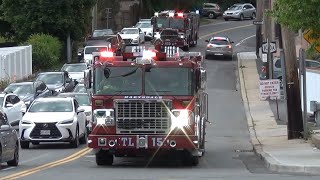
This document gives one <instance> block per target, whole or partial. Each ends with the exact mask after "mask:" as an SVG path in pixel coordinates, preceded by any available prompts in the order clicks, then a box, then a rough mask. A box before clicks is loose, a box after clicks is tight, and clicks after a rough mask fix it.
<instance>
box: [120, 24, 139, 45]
mask: <svg viewBox="0 0 320 180" xmlns="http://www.w3.org/2000/svg"><path fill="white" fill-rule="evenodd" d="M119 34H120V36H121V38H122V39H123V40H124V42H125V44H126V45H139V44H141V43H144V42H145V40H144V33H143V32H142V30H141V29H140V28H135V27H133V28H123V29H122V30H121V31H120V32H119Z"/></svg>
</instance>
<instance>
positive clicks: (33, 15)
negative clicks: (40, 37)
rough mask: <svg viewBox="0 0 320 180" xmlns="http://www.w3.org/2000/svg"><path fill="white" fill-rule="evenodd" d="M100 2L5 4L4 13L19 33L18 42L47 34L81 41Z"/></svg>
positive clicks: (17, 1) (21, 0)
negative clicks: (31, 36)
mask: <svg viewBox="0 0 320 180" xmlns="http://www.w3.org/2000/svg"><path fill="white" fill-rule="evenodd" d="M95 1H96V0H55V1H52V0H32V1H30V0H14V1H12V0H2V5H1V8H0V12H1V11H2V12H3V20H5V21H7V22H9V23H10V24H11V25H12V28H13V30H14V31H15V39H17V40H19V41H24V40H26V39H27V38H28V37H29V36H30V35H31V34H34V33H45V34H50V35H53V36H57V37H59V38H60V39H61V40H62V39H63V40H64V39H65V38H66V37H67V35H68V33H70V35H71V38H72V39H74V40H78V39H80V38H81V37H82V36H83V35H84V33H85V30H86V28H88V27H90V26H89V24H90V20H91V19H90V16H91V8H92V7H93V5H94V4H95Z"/></svg>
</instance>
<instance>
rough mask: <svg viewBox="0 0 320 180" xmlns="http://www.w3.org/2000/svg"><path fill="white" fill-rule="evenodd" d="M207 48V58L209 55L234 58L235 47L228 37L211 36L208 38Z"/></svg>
mask: <svg viewBox="0 0 320 180" xmlns="http://www.w3.org/2000/svg"><path fill="white" fill-rule="evenodd" d="M206 42H207V43H208V44H207V49H206V52H205V58H206V59H208V58H209V56H223V57H228V58H231V59H232V56H233V48H232V43H233V41H231V40H230V39H229V38H228V37H211V38H210V39H209V40H206Z"/></svg>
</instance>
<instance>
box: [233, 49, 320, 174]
mask: <svg viewBox="0 0 320 180" xmlns="http://www.w3.org/2000/svg"><path fill="white" fill-rule="evenodd" d="M256 59H257V57H256V54H255V52H244V53H239V54H238V66H239V67H238V68H239V78H240V85H241V94H242V99H243V103H244V107H245V111H246V117H247V121H248V128H249V132H250V138H251V142H252V144H253V147H254V150H255V152H256V153H257V154H258V155H259V156H260V157H261V158H262V159H263V160H264V162H265V163H266V165H267V167H268V168H269V169H270V170H272V171H277V172H290V173H308V174H316V175H320V150H319V149H317V148H316V147H314V146H313V145H312V143H311V142H310V141H305V140H302V139H298V140H288V139H287V126H286V125H277V123H276V120H275V117H274V115H273V113H272V111H271V108H270V105H269V102H268V101H262V100H260V97H259V75H258V72H257V67H256Z"/></svg>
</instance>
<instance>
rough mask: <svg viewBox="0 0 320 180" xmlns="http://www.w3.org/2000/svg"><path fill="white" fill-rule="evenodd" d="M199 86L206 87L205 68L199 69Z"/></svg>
mask: <svg viewBox="0 0 320 180" xmlns="http://www.w3.org/2000/svg"><path fill="white" fill-rule="evenodd" d="M200 86H201V87H200V88H201V89H206V88H207V71H206V70H205V69H200Z"/></svg>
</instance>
